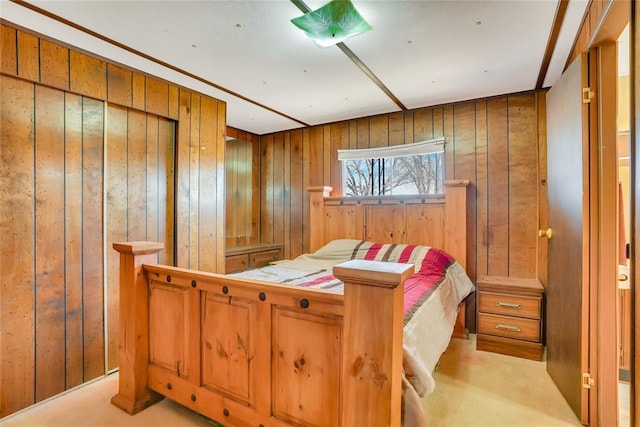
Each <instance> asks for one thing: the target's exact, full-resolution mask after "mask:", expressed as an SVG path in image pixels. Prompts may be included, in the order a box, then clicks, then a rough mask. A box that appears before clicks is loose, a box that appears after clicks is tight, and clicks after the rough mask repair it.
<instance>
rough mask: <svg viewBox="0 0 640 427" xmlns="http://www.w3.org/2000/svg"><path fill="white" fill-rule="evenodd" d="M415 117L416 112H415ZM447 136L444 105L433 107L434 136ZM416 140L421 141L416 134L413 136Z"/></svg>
mask: <svg viewBox="0 0 640 427" xmlns="http://www.w3.org/2000/svg"><path fill="white" fill-rule="evenodd" d="M414 117H415V114H414ZM414 128H415V118H414ZM443 136H445V133H444V111H443V109H442V107H438V108H434V109H433V138H440V137H443ZM413 139H414V141H415V142H418V141H420V138H418V137H417V136H416V135H414V136H413Z"/></svg>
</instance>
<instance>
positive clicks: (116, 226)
mask: <svg viewBox="0 0 640 427" xmlns="http://www.w3.org/2000/svg"><path fill="white" fill-rule="evenodd" d="M107 116H108V120H107V146H106V150H107V164H106V170H105V174H106V185H107V199H106V200H105V203H106V204H107V206H106V209H107V224H106V229H107V234H106V236H105V238H106V239H107V260H106V261H107V322H108V323H107V324H108V333H109V338H108V347H109V348H108V353H107V357H108V359H109V360H108V364H107V366H108V368H109V369H114V368H115V367H117V366H118V342H119V332H118V331H119V322H120V318H119V312H120V310H119V307H120V305H119V302H120V299H119V277H120V275H119V272H120V256H119V254H118V252H116V251H115V250H114V249H113V244H114V243H116V242H125V241H127V240H128V236H127V228H128V221H127V210H128V206H129V201H128V198H127V192H128V190H127V188H128V187H127V182H128V180H127V175H128V170H127V153H128V148H127V129H128V123H129V119H128V112H127V110H126V109H125V108H122V107H118V106H115V105H109V107H108V110H107Z"/></svg>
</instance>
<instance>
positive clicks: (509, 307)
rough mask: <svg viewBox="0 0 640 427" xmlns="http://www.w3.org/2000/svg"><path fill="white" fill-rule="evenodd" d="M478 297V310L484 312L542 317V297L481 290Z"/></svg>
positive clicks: (534, 317)
mask: <svg viewBox="0 0 640 427" xmlns="http://www.w3.org/2000/svg"><path fill="white" fill-rule="evenodd" d="M478 298H479V301H478V311H480V312H482V313H493V314H502V315H505V316H518V317H527V318H529V319H540V312H541V310H540V308H541V306H542V297H537V298H532V297H523V296H519V295H506V294H495V293H491V292H479V293H478Z"/></svg>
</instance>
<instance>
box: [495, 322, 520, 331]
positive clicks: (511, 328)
mask: <svg viewBox="0 0 640 427" xmlns="http://www.w3.org/2000/svg"><path fill="white" fill-rule="evenodd" d="M496 329H503V330H505V331H511V332H520V328H519V327H518V326H513V325H503V324H502V323H496Z"/></svg>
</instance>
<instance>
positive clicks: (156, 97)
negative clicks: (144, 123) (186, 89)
mask: <svg viewBox="0 0 640 427" xmlns="http://www.w3.org/2000/svg"><path fill="white" fill-rule="evenodd" d="M145 80H146V91H145V94H146V96H145V99H146V111H147V112H149V113H154V114H158V115H160V116H164V117H166V116H168V115H169V85H168V84H167V83H166V82H163V81H160V80H157V79H154V78H151V77H147V78H146V79H145Z"/></svg>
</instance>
